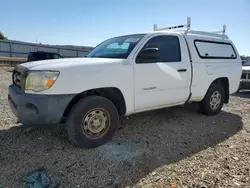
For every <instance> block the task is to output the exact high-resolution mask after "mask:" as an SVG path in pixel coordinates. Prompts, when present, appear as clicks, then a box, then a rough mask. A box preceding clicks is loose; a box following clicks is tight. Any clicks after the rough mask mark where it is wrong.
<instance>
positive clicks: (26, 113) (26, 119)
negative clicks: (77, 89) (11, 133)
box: [8, 85, 75, 126]
mask: <svg viewBox="0 0 250 188" xmlns="http://www.w3.org/2000/svg"><path fill="white" fill-rule="evenodd" d="M74 97H75V94H67V95H39V94H26V93H21V92H20V91H19V89H18V88H17V87H16V86H14V85H10V86H9V89H8V101H9V105H10V107H11V110H12V112H13V114H14V115H15V116H16V117H17V119H18V120H19V121H20V123H22V124H26V125H31V126H32V125H54V124H59V123H60V122H61V119H62V116H63V113H64V111H65V109H66V107H67V106H68V104H69V102H70V101H71V100H72V99H73V98H74Z"/></svg>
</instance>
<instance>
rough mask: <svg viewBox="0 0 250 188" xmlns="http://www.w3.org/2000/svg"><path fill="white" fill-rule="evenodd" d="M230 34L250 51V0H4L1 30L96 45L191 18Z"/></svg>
mask: <svg viewBox="0 0 250 188" xmlns="http://www.w3.org/2000/svg"><path fill="white" fill-rule="evenodd" d="M187 17H191V19H192V25H191V28H192V29H193V30H203V31H218V30H222V26H223V24H226V25H227V30H226V34H227V35H228V36H229V38H230V39H231V40H232V41H233V42H234V44H235V46H236V48H237V50H238V51H239V53H240V54H241V55H250V0H71V1H69V0H1V11H0V18H1V19H0V31H1V32H2V33H3V34H4V35H5V36H6V37H8V38H9V39H10V40H20V41H26V42H34V43H35V42H38V43H43V44H58V45H80V46H93V47H94V46H96V45H97V44H99V43H100V42H102V41H103V40H106V39H107V38H111V37H115V36H119V35H125V34H134V33H145V32H151V31H152V30H153V24H157V25H158V27H165V26H172V25H180V24H185V23H186V19H187Z"/></svg>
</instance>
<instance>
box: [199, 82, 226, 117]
mask: <svg viewBox="0 0 250 188" xmlns="http://www.w3.org/2000/svg"><path fill="white" fill-rule="evenodd" d="M224 99H225V91H224V88H223V86H222V85H221V84H217V83H213V84H212V85H211V86H210V87H209V89H208V91H207V93H206V96H205V97H204V99H203V100H202V101H201V102H200V104H199V106H200V112H201V113H203V114H206V115H208V116H213V115H217V114H218V113H219V112H220V111H221V109H222V107H223V104H224Z"/></svg>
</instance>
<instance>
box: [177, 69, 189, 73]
mask: <svg viewBox="0 0 250 188" xmlns="http://www.w3.org/2000/svg"><path fill="white" fill-rule="evenodd" d="M177 71H178V72H186V71H187V69H179V70H177Z"/></svg>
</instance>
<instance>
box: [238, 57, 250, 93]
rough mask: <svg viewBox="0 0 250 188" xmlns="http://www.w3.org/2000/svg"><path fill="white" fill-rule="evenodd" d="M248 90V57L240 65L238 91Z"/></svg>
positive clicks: (249, 78) (249, 63)
mask: <svg viewBox="0 0 250 188" xmlns="http://www.w3.org/2000/svg"><path fill="white" fill-rule="evenodd" d="M244 89H250V57H248V59H247V61H245V62H244V64H243V65H242V74H241V80H240V85H239V88H238V91H240V90H244Z"/></svg>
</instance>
